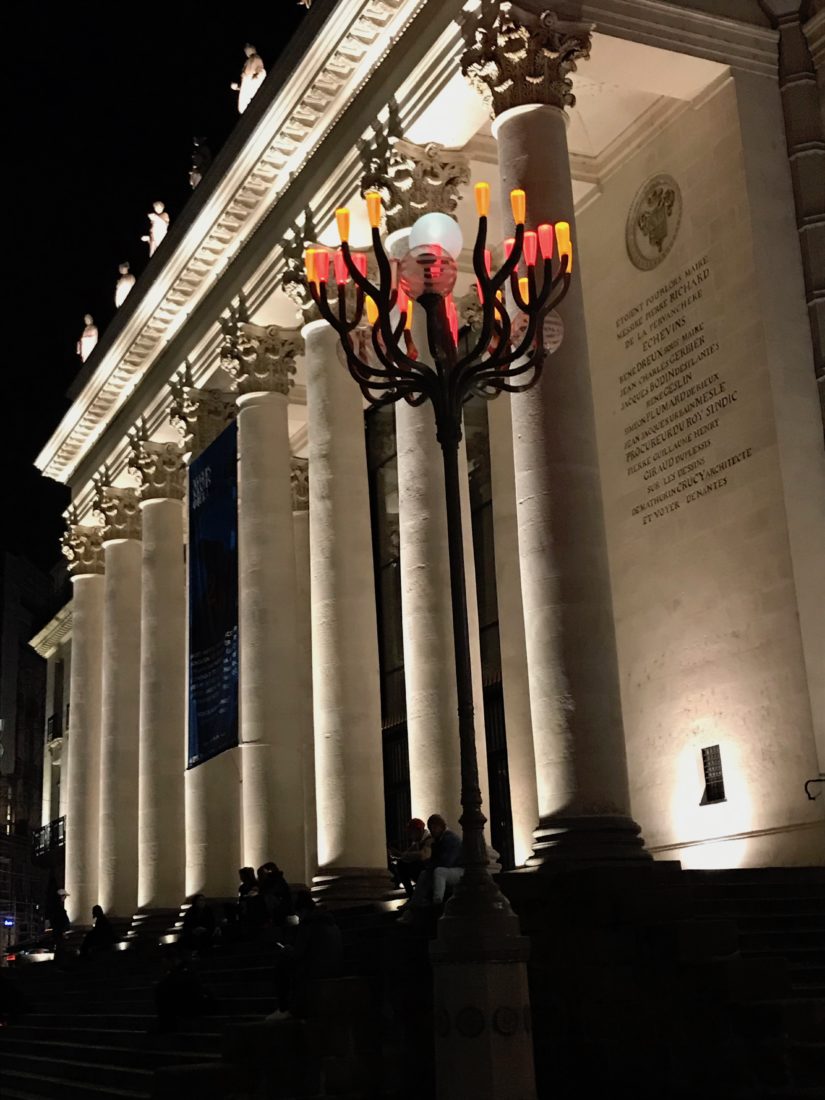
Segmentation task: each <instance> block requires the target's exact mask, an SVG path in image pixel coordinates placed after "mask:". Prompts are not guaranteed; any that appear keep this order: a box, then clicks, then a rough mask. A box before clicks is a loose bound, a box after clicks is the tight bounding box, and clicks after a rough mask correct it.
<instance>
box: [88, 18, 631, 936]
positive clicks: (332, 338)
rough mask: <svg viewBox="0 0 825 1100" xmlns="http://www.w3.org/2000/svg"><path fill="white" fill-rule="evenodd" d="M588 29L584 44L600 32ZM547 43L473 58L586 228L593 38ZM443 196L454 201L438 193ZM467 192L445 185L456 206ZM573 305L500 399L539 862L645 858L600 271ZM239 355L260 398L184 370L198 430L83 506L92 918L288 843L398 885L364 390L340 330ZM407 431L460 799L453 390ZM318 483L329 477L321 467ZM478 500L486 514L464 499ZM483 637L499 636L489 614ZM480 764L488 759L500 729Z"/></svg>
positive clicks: (269, 336)
mask: <svg viewBox="0 0 825 1100" xmlns="http://www.w3.org/2000/svg"><path fill="white" fill-rule="evenodd" d="M502 18H503V17H502ZM508 19H510V21H511V24H512V18H511V17H509V16H508ZM488 22H489V20H488ZM491 28H492V29H491ZM493 31H495V33H499V32H500V31H501V28H500V27H499V28H498V29H497V30H496V28H495V27H493V26H492V24H491V25H490V26H487V27H486V29H485V27H484V26H483V27H481V30H479V31H478V36H479V37H480V38H483V36H484V34H487V33H493ZM534 31H535V29H534ZM544 33H545V34H546V35H548V36H549V35H550V32H549V31H548V30H546V29H545V32H544ZM578 33H579V34H580V49H579V52H578V54H577V56H579V57H583V56H586V49H588V48H589V29H588V28H584V27H583V28H581V30H580V32H578ZM545 46H546V57H547V58H549V59H550V61H549V62H548V64H550V63H552V64H554V65H555V71H554V73H553V74H551V76H553V77H554V79H555V83H553V81H552V80H550V79H548V82H547V86H548V87H549V86H551V85H552V88H553V89H555V90H554V91H553V94H552V95H551V96H549V98H548V94H547V91H546V88H544V86H542V87H539V86H538V85H536V84H535V83H534V82H533V83H530V82H525V81H523V80H515V79H513V73H510V72H507V71H505V70H506V69H507V67H508V66H510V67H512V66H515V65H518V64H519V63H520V62H519V61H518V60H517V58H516V55H515V54H514V53H513V54H510V53H507V51H502V52H501V53H500V56H499V66H500V68H501V70H502V71H501V72H499V73H498V77H496V74H495V73H493V69H492V68H491V66H490V65H486V67H485V66H484V65H479V66H476V65H475V64H474V57H475V54H474V50H475V49H476V47H475V46H474V45H473V44H472V41H471V43H470V45H469V46H468V50H467V53H466V54H465V57H464V60H463V68H464V71H465V75H466V76H467V77H468V79H469V80H470V81H471V83H473V84H474V86H475V87H476V88H478V89H479V90H480V91H481V92H482V94H484V95H485V97H486V98H487V99H488V102H490V105H491V107H492V111H493V114H494V115H495V122H494V134H495V136H496V140H497V142H498V146H499V163H500V173H501V194H502V197H503V201H505V204H506V199H507V196H508V194H509V191H510V190H511V188H514V187H523V188H524V189H525V190H526V192H527V195H528V202H527V216H528V222H529V224H530V225H531V226H532V225H536V224H538V223H540V222H542V221H559V220H562V219H566V220H568V221H569V222H570V223H571V225H572V224H573V222H574V216H573V200H572V187H571V181H570V174H569V160H568V154H567V145H566V132H565V128H566V112H565V106H566V102H567V101H568V100H566V99H565V94H564V87H565V80H566V72H567V70H566V69H565V68H564V65H565V64H566V63H567V61H568V60H569V59H570V58H572V57H573V56H574V54H573V53H571V52H570V50H569V43H568V44H567V45H565V44H564V43H561V42H560V41H556V40H555V39H551V38H550V37H548V41H547V43H545ZM563 47H564V48H563ZM494 52H495V51H494ZM497 56H498V55H497ZM554 59H555V60H554ZM499 78H500V79H499ZM505 78H506V79H505ZM504 87H506V88H507V89H508V90H507V93H506V97H504V98H502V95H501V88H504ZM542 88H544V90H542ZM559 88H561V89H562V91H561V92H560V91H559ZM409 148H410V147H409V145H407V146H406V149H407V155H409ZM428 155H430V156H431V155H432V153H431V152H430V153H429V154H428ZM453 159H454V158H453ZM391 167H392V166H390V168H391ZM425 178H426V179H427V180H428V181H431V180H432V178H433V176H432V173H429V174H425ZM428 186H431V183H428ZM428 201H432V202H434V204H435V205H436V206H438V200H437V196H436V197H435V199H432V196H430V199H429V200H428ZM454 206H455V196H454V195H449V196H447V199H446V200H445V202H444V204H443V208H445V209H446V210H447V211H448V212H449V211H450V210H451V209H452V208H454ZM509 216H510V215H509V209H505V221H506V220H507V218H509ZM561 313H562V316H563V322H564V332H565V336H564V340H563V343H562V345H561V348H560V349H559V351H558V352H556V354H555V356H554V359H553V369H552V370H548V371H547V372H546V373H545V377H544V379H543V381H542V383H541V385H540V386H539V387H538V388H537V389H536V390H534V391H531V392H529V393H526V394H522V395H516V396H514V397H513V398H512V400H511V401H510V402H509V404H505V401H506V399H502V401H501V402H500V404H501V406H502V408H501V409H500V410H499V411H496V412H495V414H494V415H492V414H491V418H490V424H491V454H492V457H493V463H494V467H495V468H494V473H493V484H494V497H495V499H494V522H495V549H496V558H497V560H496V570H497V576H498V589H499V619H500V634H501V639H502V666H503V670H504V678H505V705H506V722H507V732H508V752H509V757H510V759H509V766H510V776H511V783H512V787H513V790H512V801H513V806H514V828H515V833H516V837H515V839H516V852H517V855H518V857H519V858H520V860H522V861H523V860H524V859H526V858H527V856H528V855H529V852H530V848H531V846H533V834H534V831H535V844H534V854H533V860H534V861H543V860H548V859H557V860H563V861H572V862H581V861H585V862H586V861H590V860H597V861H604V860H616V861H620V862H621V861H628V860H629V861H635V860H638V859H644V858H646V855H645V853H644V850H643V847H642V843H641V840H640V838H639V836H638V832H639V830H638V827H637V826H636V825H635V824H634V822H633V821H632V819H631V818H630V815H629V799H628V783H627V772H626V765H625V756H624V738H623V731H622V724H621V707H620V700H619V688H618V677H617V670H616V651H615V640H614V635H613V622H612V600H611V595H610V585H609V577H608V570H607V555H606V544H605V534H604V523H603V516H602V504H601V496H600V485H599V476H598V463H597V455H596V444H595V429H594V422H593V409H592V398H591V394H590V376H589V365H588V359H587V341H586V335H585V323H584V310H583V303H582V297H581V287H580V284H579V281H578V278H577V272H576V271H574V277H573V282H572V286H571V290H570V293H569V295H568V297H567V299H566V300H565V302H564V304H563V306H562V307H561ZM301 355H302V356H303V359H304V364H305V370H306V390H307V414H308V441H309V464H308V470H309V489H308V499H307V494H306V493H301V492H299V496H302V499H301V501H300V505H304V507H303V508H301V507H299V510H298V511H295V509H294V506H293V491H294V488H295V485H294V483H295V477H296V471H295V468H294V463H293V462H292V461H291V457H290V441H289V430H288V423H287V407H288V402H289V393H290V388H291V385H292V377H293V374H294V371H295V361H296V358H297V357H299V356H301ZM222 366H224V368H225V369H226V370H227V371H228V373H229V374H230V375H231V377H232V379H233V385H234V391H235V392H234V393H233V394H230V393H228V392H223V391H205V390H197V389H195V388H193V387H192V386H191V385H186V384H183V383H178V385H177V388H176V391H175V399H174V402H173V414H174V418H175V419H176V420H177V422H178V423H179V425H180V426H182V427H183V429H184V432H185V438H184V441H183V444H182V446H177V445H174V444H168V443H167V444H160V443H157V442H152V441H149V440H146V439H145V438H139V437H138V436H136V437H135V439H134V440H133V450H134V455H133V460H132V464H131V468H132V470H133V472H134V473H135V475H136V476H137V478H138V482H139V487H138V488H137V489H133V490H128V489H116V488H113V487H112V486H111V485H108V484H105V482H104V481H102V482H101V483H100V485H99V487H98V496H97V509H98V511H99V512H100V513H101V515H102V517H103V526H102V528H95V527H84V526H80V525H78V524H76V523H75V524H73V525H72V526H71V527H70V530H69V533H68V535H67V538H66V546H67V553H68V554H69V556H70V567H71V569H72V572H73V574H74V585H75V595H74V627H73V659H72V675H71V728H70V731H69V739H68V744H69V766H68V776H69V780H68V781H69V789H68V794H67V805H68V810H67V816H68V821H67V889H68V890H69V894H70V896H71V899H72V904H71V913H72V916H73V919H75V920H78V919H79V920H82V919H83V916H84V911H88V910H89V909H90V907H91V904H93V903H94V902H95V901H100V903H101V904H103V905H104V907H105V908H108V909H110V910H111V911H113V912H115V913H117V914H118V915H121V916H124V915H128V914H129V913H130V912H132V911H133V910H135V909H136V908H138V907H144V908H147V907H155V908H157V907H165V906H173V905H176V904H177V903H178V902H179V901H180V900H181V898H182V897H183V896H184V893H185V892H193V891H195V890H203V891H204V892H208V893H211V894H217V895H220V894H231V893H234V889H235V885H236V871H237V868H238V867H239V866H241V865H243V864H252V865H257V864H258V863H260V862H263V861H264V860H265V859H268V858H275V859H276V860H278V861H279V862H280V863H281V864H282V865H283V866H284V869H285V870H286V872H287V876H288V878H289V879H290V881H293V882H299V881H309V879H310V878H313V877H314V880H315V885H316V888H317V889H318V890H319V892H322V893H324V894H326V895H327V896H328V898H329V900H330V901H333V902H338V903H341V904H345V903H354V902H358V901H363V900H367V899H370V898H375V897H378V896H381V895H382V894H384V893H385V892H386V890H387V887H388V879H387V874H386V854H385V844H386V841H385V829H384V802H383V793H382V792H383V770H382V732H381V709H380V687H379V661H378V641H377V626H376V608H375V600H374V575H373V558H372V536H371V519H370V505H369V489H368V478H367V467H366V453H365V446H364V425H363V406H362V401H361V396H360V393H359V391H358V389H357V387H356V386H355V384H354V383H353V382H352V380H351V379H350V378H349V377H348V375H347V373H346V371H345V370H344V369H343V368H342V366H341V363H340V360H339V357H338V353H337V337H336V335H335V333H334V332H333V330H332V329H331V328H330V327H329V326H328V325H326V323H325V322H323V321H320V320H311V321H309V323H307V324H306V325H305V326H304V327H303V329H302V330H301V331H300V332H299V331H297V330H285V329H281V328H278V327H277V326H272V327H269V328H263V327H260V326H256V325H251V324H241V325H239V326H238V327H237V331H236V332H235V335H234V338H233V340H232V341H231V348H230V350H229V351H228V352H227V353H226V354H225V355H224V357H223V359H222ZM234 415H237V417H238V428H239V456H238V532H239V538H238V551H239V566H238V575H239V639H240V736H239V742H240V743H239V746H238V748H237V749H233V750H230V751H227V752H224V753H223V754H221V756H220V757H218V758H216V759H215V760H212V761H209V762H207V763H206V764H203V765H199V766H197V767H195V768H192V769H190V770H189V771H186V769H185V759H186V752H185V743H186V737H185V727H186V721H185V707H186V691H187V687H186V641H185V634H186V613H185V606H186V604H185V574H184V566H183V547H184V533H183V527H184V514H183V506H182V500H183V496H184V486H185V459H186V458H190V457H191V456H193V455H196V454H197V453H198V452H199V451H200V450H201V449H203V448H204V447H205V446H207V445H208V443H209V442H211V441H212V440H213V439H214V438H215V437H216V435H217V434H218V433H219V431H220V430H222V429H223V427H225V425H226V424H227V423H228V422H229V420H230V419H231V418H232V417H233V416H234ZM511 417H512V421H511V420H510V418H511ZM396 426H397V439H398V466H399V485H400V499H399V512H400V514H399V528H400V539H401V565H402V600H403V611H404V647H405V663H406V675H407V711H408V726H409V744H410V763H411V788H412V795H413V812H414V813H416V814H419V813H426V812H432V811H435V810H440V811H442V812H445V813H446V814H447V815H448V816H452V817H453V818H455V817H457V815H458V809H459V794H460V790H459V774H458V744H457V734H456V721H455V715H454V710H455V703H454V696H455V689H454V684H453V680H452V669H453V659H452V652H451V646H452V637H451V629H450V623H449V599H448V576H447V567H446V549H445V545H446V535H445V532H444V529H443V528H444V524H443V522H442V519H443V484H442V482H441V473H440V470H441V467H440V460H439V453H438V449H437V445H436V443H435V436H434V428H433V423H432V414H431V410H430V409H429V408H421V409H412V408H408V407H406V406H403V405H402V406H401V407H399V408H398V409H397V414H396ZM297 476H298V480H299V482H300V483H301V485H300V486H299V489H300V488H303V489H305V488H306V486H305V480H306V468H304V467H299V468H298V470H297ZM306 504H308V511H307V510H306V507H305V505H306ZM464 507H465V513H466V515H465V522H466V527H467V530H468V532H469V526H470V524H469V509H468V506H467V500H466V499H465V501H464ZM141 521H142V522H141ZM141 540H142V541H141ZM469 545H470V544H469V541H468V546H469ZM72 547H74V548H75V549H74V550H72V549H71V548H72ZM77 547H82V548H83V551H82V552H78V550H77ZM471 561H472V554H471V552H469V551H468V562H470V563H471ZM470 575H471V577H472V571H471V573H470ZM471 603H473V601H471ZM474 633H475V637H476V642H477V638H478V630H477V620H476V626H475V630H474ZM310 653H311V657H310ZM138 654H139V656H138ZM476 665H477V666H478V667H477V668H476V676H475V680H476V685H475V693H476V711H477V713H478V714H479V715H480V714H481V713H482V700H481V697H480V696H481V689H480V675H479V667H480V666H479V665H478V659H476ZM310 707H311V710H310ZM478 726H479V728H480V729H483V721H479V722H478ZM479 756H480V757H481V764H482V767H481V771H482V774H483V773H484V771H485V769H484V766H483V757H484V743H483V735H482V736H481V737H480V739H479ZM98 836H99V844H98V841H97V837H98Z"/></svg>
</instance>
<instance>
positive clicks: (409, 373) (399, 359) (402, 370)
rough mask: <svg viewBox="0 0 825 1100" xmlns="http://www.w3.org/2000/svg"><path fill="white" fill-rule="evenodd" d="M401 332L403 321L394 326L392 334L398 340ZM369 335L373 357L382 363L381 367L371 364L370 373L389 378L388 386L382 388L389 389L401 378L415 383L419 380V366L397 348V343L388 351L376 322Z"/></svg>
mask: <svg viewBox="0 0 825 1100" xmlns="http://www.w3.org/2000/svg"><path fill="white" fill-rule="evenodd" d="M403 332H404V322H403V321H402V322H401V324H400V325H399V326H397V327H396V329H395V331H394V332H393V336H395V335H397V336H398V339H399V340H400V338H401V335H402V334H403ZM371 335H372V349H373V351H374V352H375V357H376V359H377V360H378V362H379V363H381V364H382V366H381V367H377V366H375V365H374V364H373V365H372V368H371V373H372V374H374V375H375V376H376V377H378V378H388V379H390V380H391V384H390V386H385V387H383V388H385V389H389V388H391V387H392V386H395V385H396V383H397V382H398V381H399V380H401V379H403V380H405V381H409V382H416V383H417V382H419V381H420V380H421V373H422V372H421V368H420V367H419V366H418V364H417V363H416V362H415V360H414V359H408V358H407V356H406V355H404V354H403V352H401V351H400V350H399V349H398V347H397V344H396V345H393V347H392V351H391V352H389V351H388V349H387V347H386V341H385V342H384V346H382V344H381V340H382V339H384V334H383V332H382V331H381V327H380V326H379V324H378V323H376V324H374V325H373V326H372V333H371ZM408 363H409V364H411V366H407V365H406V364H408Z"/></svg>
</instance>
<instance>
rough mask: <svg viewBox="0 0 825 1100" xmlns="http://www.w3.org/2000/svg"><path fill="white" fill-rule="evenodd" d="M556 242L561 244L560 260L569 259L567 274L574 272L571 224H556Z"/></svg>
mask: <svg viewBox="0 0 825 1100" xmlns="http://www.w3.org/2000/svg"><path fill="white" fill-rule="evenodd" d="M556 240H557V241H558V244H559V260H562V259H563V258H564V257H565V256H566V257H567V274H568V275H569V274H570V272H571V271H572V270H573V242H572V241H571V240H570V223H569V222H556Z"/></svg>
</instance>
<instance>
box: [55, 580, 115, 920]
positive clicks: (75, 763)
mask: <svg viewBox="0 0 825 1100" xmlns="http://www.w3.org/2000/svg"><path fill="white" fill-rule="evenodd" d="M104 583H105V582H104V578H103V576H101V575H100V574H99V573H97V574H82V575H78V576H75V577H73V578H72V585H73V593H72V666H71V675H70V678H69V728H68V730H67V731H66V734H65V740H64V748H63V761H64V763H63V767H64V769H65V771H64V776H63V783H64V784H65V786H66V788H67V790H66V879H65V882H66V890H67V892H68V895H69V896H68V899H67V901H66V911H67V912H68V914H69V919H70V920H71V921H72V923H74V924H89V923H91V919H92V917H91V912H92V906H93V905H96V904H97V901H98V832H99V816H98V815H99V808H98V802H99V791H100V701H101V665H102V661H103V589H104Z"/></svg>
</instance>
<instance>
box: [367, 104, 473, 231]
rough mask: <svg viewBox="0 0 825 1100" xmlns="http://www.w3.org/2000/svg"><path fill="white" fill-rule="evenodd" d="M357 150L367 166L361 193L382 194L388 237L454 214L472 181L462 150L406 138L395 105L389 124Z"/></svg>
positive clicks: (383, 126) (381, 125)
mask: <svg viewBox="0 0 825 1100" xmlns="http://www.w3.org/2000/svg"><path fill="white" fill-rule="evenodd" d="M358 151H359V153H360V154H361V162H362V164H363V166H364V171H363V174H362V176H361V194H362V195H364V194H365V193H366V192H367V191H380V192H381V195H382V199H383V203H382V206H383V210H384V215H385V218H386V229H387V232H388V233H392V232H394V231H395V230H398V229H405V228H408V227H409V226H411V225H412V224H413V222H414V221H415V220H416V219H417V218H419V217H421V215H422V214H426V213H428V212H429V211H438V212H440V213H442V214H453V213H454V212H455V209H456V207H457V206H458V203H459V201H460V199H461V189H462V188H463V187H466V185H467V184H468V183H469V182H470V163H469V161H468V159H467V157H466V156H465V155H464V154H463V153H462V152H460V151H459V150H457V149H445V148H444V146H443V145H439V144H438V143H437V142H430V143H429V144H427V145H416V144H414V143H413V142H411V141H406V140H405V139H404V137H403V136H402V128H401V121H400V118H399V116H398V107H397V105H396V104H395V102H394V101H393V102H391V103H390V105H389V115H388V118H387V121H386V123H384V124H381V123H378V124H377V125H376V126H375V127H374V128H373V132H372V136H371V137H370V138H368V139H362V140H361V141H359V142H358Z"/></svg>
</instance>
